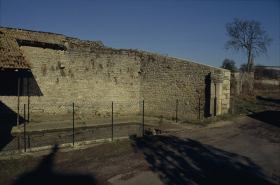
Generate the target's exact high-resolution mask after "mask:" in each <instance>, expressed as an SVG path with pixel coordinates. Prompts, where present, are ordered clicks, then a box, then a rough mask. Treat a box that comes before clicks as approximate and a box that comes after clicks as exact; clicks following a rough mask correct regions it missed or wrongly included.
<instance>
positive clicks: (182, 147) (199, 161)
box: [133, 136, 272, 185]
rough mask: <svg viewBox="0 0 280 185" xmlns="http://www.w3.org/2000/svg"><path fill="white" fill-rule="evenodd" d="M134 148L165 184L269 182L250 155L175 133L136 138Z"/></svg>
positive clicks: (258, 183)
mask: <svg viewBox="0 0 280 185" xmlns="http://www.w3.org/2000/svg"><path fill="white" fill-rule="evenodd" d="M135 140H136V142H135V144H134V145H133V147H134V148H135V151H139V150H140V151H141V152H143V153H144V155H145V156H146V160H147V162H148V163H149V164H150V165H151V167H150V169H151V170H152V171H154V172H156V173H158V174H159V176H160V179H161V180H162V182H163V183H164V184H168V185H169V184H170V185H171V184H186V185H187V184H200V185H208V184H213V185H214V184H215V185H218V184H221V185H222V184H223V185H224V184H227V185H231V184H232V185H233V184H234V185H236V184H239V185H248V184H254V185H261V184H272V183H270V182H269V181H268V180H267V178H268V177H267V176H266V175H264V174H263V173H262V169H261V167H260V166H258V165H256V164H254V163H253V162H252V161H251V160H250V159H249V158H247V157H244V156H240V155H237V154H235V153H230V152H227V151H224V150H221V149H218V148H215V147H213V146H210V145H206V144H202V143H200V142H198V141H195V140H192V139H181V138H178V137H176V136H157V137H151V138H148V137H146V138H137V139H135Z"/></svg>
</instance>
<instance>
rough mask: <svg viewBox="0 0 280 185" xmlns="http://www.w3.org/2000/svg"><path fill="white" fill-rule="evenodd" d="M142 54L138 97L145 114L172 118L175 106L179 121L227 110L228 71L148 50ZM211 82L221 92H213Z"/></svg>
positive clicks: (228, 94)
mask: <svg viewBox="0 0 280 185" xmlns="http://www.w3.org/2000/svg"><path fill="white" fill-rule="evenodd" d="M143 55H144V58H142V61H141V66H140V71H141V77H142V78H141V87H140V92H141V94H140V99H144V100H145V101H146V102H147V103H146V106H145V107H146V109H145V110H146V111H145V114H146V115H150V116H159V117H160V116H163V117H165V118H169V119H172V118H173V119H175V111H176V109H178V115H177V116H178V119H179V120H192V119H197V118H202V117H207V116H211V115H216V114H217V115H218V114H221V113H227V112H228V108H229V100H230V93H229V89H230V85H229V84H230V78H229V76H230V72H229V71H228V70H223V69H220V68H215V67H211V66H207V65H203V64H199V63H195V62H191V61H187V60H182V59H178V58H173V57H168V56H164V55H157V54H153V53H148V52H144V53H143ZM211 84H213V85H216V84H219V85H220V86H221V89H220V90H221V91H220V92H219V93H216V90H215V89H213V87H212V86H211ZM211 88H212V90H211ZM211 91H212V98H213V99H212V100H211V93H210V92H211ZM215 98H216V99H217V98H218V100H219V104H220V106H217V108H219V111H218V112H214V111H213V109H214V106H215V105H214V102H215V101H216V99H215ZM176 100H178V105H177V108H176ZM211 105H212V106H211ZM211 109H212V111H211Z"/></svg>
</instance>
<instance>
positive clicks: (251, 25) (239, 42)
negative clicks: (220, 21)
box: [225, 18, 273, 72]
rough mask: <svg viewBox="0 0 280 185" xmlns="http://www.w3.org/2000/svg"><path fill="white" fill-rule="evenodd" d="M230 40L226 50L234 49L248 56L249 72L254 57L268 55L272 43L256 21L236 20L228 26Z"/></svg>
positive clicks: (226, 44)
mask: <svg viewBox="0 0 280 185" xmlns="http://www.w3.org/2000/svg"><path fill="white" fill-rule="evenodd" d="M226 29H227V33H226V35H228V36H229V37H230V40H229V41H227V42H226V43H225V49H226V50H228V49H230V48H233V50H234V51H235V52H238V51H239V50H241V51H242V52H245V54H246V55H247V56H248V63H247V72H249V70H250V66H251V65H250V63H251V60H252V56H259V55H260V54H265V55H267V46H269V45H270V44H271V43H272V41H273V40H272V39H271V38H269V37H268V34H266V31H265V30H264V29H263V28H262V27H261V23H260V22H258V21H255V20H250V21H247V20H245V21H243V20H240V19H237V18H235V19H234V21H233V22H229V23H227V24H226Z"/></svg>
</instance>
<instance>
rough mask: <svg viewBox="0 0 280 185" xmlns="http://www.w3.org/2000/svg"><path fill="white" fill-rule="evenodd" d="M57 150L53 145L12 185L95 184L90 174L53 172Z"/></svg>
mask: <svg viewBox="0 0 280 185" xmlns="http://www.w3.org/2000/svg"><path fill="white" fill-rule="evenodd" d="M57 150H58V148H57V145H55V147H54V148H53V150H52V152H51V153H50V154H49V155H47V156H46V157H45V158H44V159H43V160H42V161H41V163H40V164H39V166H38V167H37V168H36V169H35V170H33V171H32V172H29V173H27V174H23V175H22V176H21V177H19V179H17V180H16V181H15V182H14V183H13V185H24V184H26V185H33V184H36V185H38V184H40V185H47V184H48V185H51V184H52V185H56V184H62V185H63V184H67V185H76V184H79V185H80V184H83V185H84V184H85V185H87V184H91V185H92V184H97V182H96V180H95V179H94V178H93V177H92V176H90V175H81V174H60V173H55V172H54V171H53V170H52V167H53V160H54V157H55V155H56V152H57Z"/></svg>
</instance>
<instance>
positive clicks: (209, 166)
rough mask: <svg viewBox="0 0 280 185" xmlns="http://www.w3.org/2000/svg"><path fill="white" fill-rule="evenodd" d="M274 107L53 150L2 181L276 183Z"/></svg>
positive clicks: (279, 159)
mask: <svg viewBox="0 0 280 185" xmlns="http://www.w3.org/2000/svg"><path fill="white" fill-rule="evenodd" d="M278 94H279V93H278ZM277 97H279V96H277ZM278 105H279V104H278ZM279 106H280V105H279ZM279 106H275V107H267V110H265V111H260V112H255V113H252V114H250V115H248V116H242V117H239V118H235V119H233V120H230V121H223V122H219V123H214V124H210V125H208V126H207V127H201V128H197V129H193V130H184V131H180V132H176V133H172V134H168V135H160V136H153V137H152V136H151V137H145V138H135V139H129V140H124V141H118V142H114V143H106V144H103V145H98V146H95V147H92V148H86V149H83V150H76V151H72V152H58V153H56V151H54V152H52V153H51V154H49V155H47V156H41V157H36V158H33V159H30V160H27V162H25V163H24V165H26V166H30V170H29V171H27V172H25V173H23V174H22V175H20V176H16V177H13V178H7V179H6V180H4V181H3V182H2V183H3V184H11V183H13V184H100V185H110V184H113V185H119V184H122V185H125V184H153V185H159V184H168V185H169V184H203V185H204V184H205V185H206V184H213V185H214V184H239V185H243V184H244V185H245V184H246V185H247V184H254V185H258V184H259V185H260V184H271V185H272V184H280V146H279V144H280V123H279V121H280V107H279ZM58 150H59V149H58ZM116 151H118V152H116ZM115 152H116V153H115ZM108 153H110V155H108ZM30 155H31V154H30ZM107 155H108V156H109V157H107Z"/></svg>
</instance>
